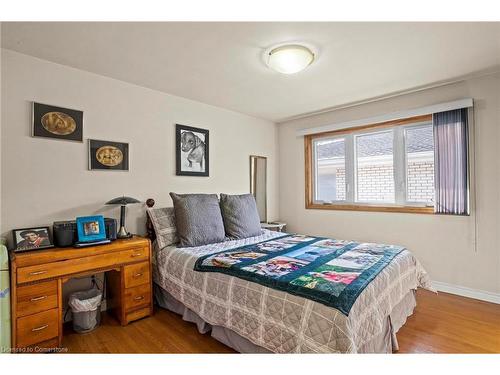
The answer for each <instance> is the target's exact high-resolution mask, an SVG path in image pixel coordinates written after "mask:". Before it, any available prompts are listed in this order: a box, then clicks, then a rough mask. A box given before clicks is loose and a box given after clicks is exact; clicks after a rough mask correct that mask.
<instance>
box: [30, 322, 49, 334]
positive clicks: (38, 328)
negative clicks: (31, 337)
mask: <svg viewBox="0 0 500 375" xmlns="http://www.w3.org/2000/svg"><path fill="white" fill-rule="evenodd" d="M48 326H49V325H48V324H45V325H44V326H41V327H37V328H33V329H32V330H31V332H36V331H41V330H42V329H45V328H47V327H48Z"/></svg>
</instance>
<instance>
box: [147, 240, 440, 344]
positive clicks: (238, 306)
mask: <svg viewBox="0 0 500 375" xmlns="http://www.w3.org/2000/svg"><path fill="white" fill-rule="evenodd" d="M284 236H286V237H284ZM293 237H294V236H293V235H287V234H284V233H277V232H271V231H268V230H264V231H263V233H262V234H261V235H260V236H256V237H252V238H245V239H241V240H232V241H224V242H220V243H215V244H210V245H205V246H198V247H190V248H177V247H176V246H174V245H172V246H165V247H161V248H159V247H158V243H157V242H156V241H155V243H154V252H153V279H154V282H155V283H156V284H157V285H158V286H159V287H161V288H162V289H164V290H165V291H167V292H168V293H170V295H171V296H173V297H174V298H175V299H176V300H178V301H179V302H181V303H182V304H183V305H184V306H186V307H187V308H188V309H190V310H191V311H193V312H194V313H196V314H197V315H198V316H199V317H200V318H202V319H203V320H204V321H205V322H207V323H209V324H211V325H214V326H215V325H217V326H221V327H225V328H228V329H230V330H232V331H234V332H236V333H238V334H239V335H240V336H243V337H245V338H246V339H248V340H250V341H251V342H253V343H254V344H256V345H259V346H261V347H263V348H266V349H268V350H270V351H272V352H275V353H334V352H338V353H358V352H366V351H370V349H367V348H369V346H370V345H371V344H370V343H372V342H373V340H374V338H378V337H381V335H382V336H383V335H384V332H385V330H386V327H387V322H388V319H389V320H390V324H391V327H392V328H391V331H392V332H393V333H394V332H397V330H398V329H399V327H401V326H402V325H403V323H404V321H405V320H406V317H407V316H408V315H410V314H411V312H412V311H413V307H414V305H413V304H412V303H411V302H410V303H409V304H406V305H405V308H404V309H401V304H402V303H403V304H404V301H405V300H407V299H408V298H407V297H408V296H409V295H410V294H413V290H414V289H416V288H417V287H425V288H430V287H431V286H430V281H429V278H428V276H427V274H426V272H425V271H424V270H423V268H422V267H421V266H420V264H419V262H418V261H417V259H416V258H415V257H414V256H413V255H412V253H411V252H409V251H408V250H406V249H404V250H402V251H401V252H399V253H398V254H397V255H395V256H394V258H393V259H392V261H390V262H389V263H388V264H387V265H386V266H385V267H384V268H383V269H382V270H381V271H380V272H379V273H378V274H377V275H376V276H375V277H374V278H373V280H372V281H371V282H369V283H368V285H367V286H365V287H364V290H363V291H362V292H361V294H360V295H359V296H358V297H357V298H356V301H355V302H354V304H353V305H352V306H351V308H350V310H349V315H345V314H344V313H343V312H342V311H340V310H339V309H337V308H334V307H330V306H327V305H325V304H324V303H321V302H317V301H315V300H312V299H309V298H304V297H302V296H299V295H297V294H292V293H290V292H286V291H283V290H279V289H275V288H272V287H268V286H266V285H264V284H261V283H258V282H256V281H255V282H254V281H249V280H246V279H243V278H240V277H235V276H232V275H230V274H227V273H222V272H198V271H195V270H194V267H195V264H196V263H197V262H198V261H199V260H200V259H204V260H208V259H209V258H210V256H212V255H218V254H223V253H233V250H235V251H236V252H240V251H242V250H241V249H242V248H246V247H247V246H250V247H251V246H254V245H258V244H260V245H259V246H260V247H257V249H255V250H254V251H253V252H257V253H265V251H266V250H265V248H266V247H269V246H273V241H274V240H279V239H280V238H282V239H285V238H288V239H289V240H288V243H286V244H283V243H281V242H280V243H281V245H279V246H284V245H286V246H288V245H289V244H291V243H292V244H293V242H294V241H298V242H300V244H302V245H304V246H303V247H302V249H304V254H303V256H296V258H297V261H295V260H294V261H292V263H294V264H291V265H290V266H285V267H284V268H283V267H281V265H280V262H277V263H276V264H277V265H275V266H270V267H267V269H269V272H270V273H271V274H279V273H280V272H281V271H280V269H281V270H282V269H287V267H288V269H290V268H291V269H293V268H297V267H298V268H303V267H301V265H302V264H301V262H302V261H304V260H305V261H309V262H310V261H311V260H313V258H314V257H315V256H316V254H314V252H315V251H316V250H317V249H316V250H312V251H310V253H308V254H306V252H309V250H305V248H306V247H307V246H309V245H310V242H311V243H313V244H314V243H316V244H320V242H321V241H325V242H323V244H328V242H327V241H326V239H316V238H313V237H300V236H299V237H295V240H292V238H293ZM306 238H308V240H306V241H300V240H305V239H306ZM309 239H310V240H309ZM316 240H317V241H316ZM337 241H338V240H337ZM338 246H339V248H342V247H343V248H344V250H345V251H343V252H342V251H340V252H338V253H337V254H338V255H339V257H337V259H339V260H341V259H342V260H343V263H342V264H340V265H338V266H339V267H340V266H344V267H345V266H347V265H349V266H353V264H352V263H353V262H352V259H348V258H340V255H341V254H340V253H341V252H342V254H346V256H347V254H348V251H349V250H354V247H356V245H354V244H353V243H352V242H350V241H344V242H342V241H338ZM345 246H348V247H345ZM351 246H353V247H352V248H351ZM357 246H358V247H359V248H358V249H363V248H366V247H371V248H374V245H373V244H371V245H369V244H358V245H357ZM316 247H318V248H319V246H316ZM334 248H335V247H334ZM262 249H264V250H262ZM272 249H273V250H275V251H274V253H273V252H272V251H270V252H269V254H267V255H266V256H267V257H270V258H272V254H275V255H277V254H278V253H279V252H280V251H282V250H284V251H292V250H293V249H292V248H291V247H289V248H287V249H281V250H280V249H277V248H276V247H273V248H272ZM300 249H301V248H300V247H297V248H295V250H294V251H296V250H300ZM320 249H321V248H320ZM375 249H376V246H375ZM337 250H338V249H337ZM395 251H397V250H396V249H395ZM243 252H245V251H243ZM247 253H248V251H247ZM289 255H290V254H289ZM292 255H293V254H292ZM242 257H243V259H245V257H247V258H246V259H245V261H249V262H250V261H251V262H252V263H247V264H245V265H246V266H247V265H248V266H251V265H253V268H252V269H254V268H255V269H256V271H255V272H251V274H254V275H259V273H257V272H261V273H264V270H265V269H266V267H261V265H259V266H257V264H258V263H259V262H262V261H263V260H264V259H267V258H265V257H261V258H255V259H253V258H252V257H253V255H252V254H249V255H248V254H247V255H243V256H242ZM299 257H300V258H301V259H299ZM363 257H364V255H363V256H361V255H359V256H357V257H354V258H358V261H357V262H354V263H356V265H355V266H356V267H357V266H358V265H359V264H363V263H364V261H363V260H361V259H359V258H363ZM216 258H217V257H216ZM233 258H234V259H233ZM238 258H239V256H238V254H233V255H232V257H231V256H229V257H221V256H219V259H220V261H221V264H222V265H226V266H227V265H228V264H232V263H234V262H237V261H238V260H240V259H238ZM240 258H241V257H240ZM270 258H269V259H270ZM227 259H229V260H227ZM259 259H260V260H259ZM294 259H295V258H294ZM316 259H319V258H316ZM333 259H334V258H332V259H331V260H333ZM372 261H373V259H372ZM216 262H217V261H216ZM347 262H349V263H347ZM295 263H296V264H295ZM326 263H328V262H326ZM241 264H242V265H243V262H241ZM309 264H312V262H310V263H309ZM328 267H329V266H328ZM225 268H228V267H225ZM229 268H230V267H229ZM318 268H319V267H318ZM351 269H356V268H352V267H351ZM257 270H259V271H257ZM316 272H318V270H316ZM320 272H321V270H320V271H319V272H318V273H320ZM354 273H357V272H354ZM312 276H314V275H312ZM325 276H326V277H330V276H332V277H333V276H334V275H327V274H325ZM301 277H302V279H301ZM307 277H309V276H307V274H306V273H304V274H301V275H300V276H299V277H298V279H300V280H297V281H296V282H297V283H302V284H305V285H311V284H312V285H314V281H315V280H313V281H312V282H310V281H309V280H308V279H307ZM360 277H362V273H361V276H358V279H359V278H360ZM316 278H317V277H316ZM335 278H336V279H338V280H344V281H348V280H349V276H348V275H346V274H344V275H342V277H340V276H337V275H335ZM271 279H272V280H276V278H271ZM294 279H295V278H294ZM317 281H318V282H317V283H316V285H320V284H322V283H324V282H323V280H322V278H319V280H317ZM325 282H326V279H325ZM354 282H355V281H354V280H353V281H352V283H354ZM345 284H346V285H347V286H346V287H345V288H344V291H345V290H347V289H348V288H349V286H348V285H350V284H347V283H345ZM290 285H295V284H290ZM324 285H328V284H324ZM301 286H303V287H304V285H301ZM311 290H312V289H311ZM337 291H339V289H337ZM341 295H342V292H340V293H339V296H341ZM410 301H411V299H410ZM413 301H414V300H413ZM387 339H388V340H390V338H387ZM389 346H390V343H389ZM377 350H380V349H377ZM371 351H373V350H371Z"/></svg>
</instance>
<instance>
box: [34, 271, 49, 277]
mask: <svg viewBox="0 0 500 375" xmlns="http://www.w3.org/2000/svg"><path fill="white" fill-rule="evenodd" d="M42 273H47V271H34V272H30V276H35V275H41V274H42Z"/></svg>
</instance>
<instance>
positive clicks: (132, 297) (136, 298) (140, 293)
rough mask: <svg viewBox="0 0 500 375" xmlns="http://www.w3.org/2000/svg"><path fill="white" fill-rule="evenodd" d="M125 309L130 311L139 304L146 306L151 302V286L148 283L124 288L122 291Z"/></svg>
mask: <svg viewBox="0 0 500 375" xmlns="http://www.w3.org/2000/svg"><path fill="white" fill-rule="evenodd" d="M123 296H124V298H123V299H124V301H123V303H124V308H125V311H127V312H128V311H131V310H133V309H135V308H138V307H141V306H147V305H149V304H150V303H151V287H150V285H149V284H144V285H140V286H136V287H134V288H129V289H125V291H124V293H123Z"/></svg>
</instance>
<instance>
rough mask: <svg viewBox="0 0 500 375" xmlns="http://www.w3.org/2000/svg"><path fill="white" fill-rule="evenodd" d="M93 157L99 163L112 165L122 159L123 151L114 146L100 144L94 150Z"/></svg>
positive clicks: (115, 164)
mask: <svg viewBox="0 0 500 375" xmlns="http://www.w3.org/2000/svg"><path fill="white" fill-rule="evenodd" d="M95 157H96V159H97V161H98V162H99V163H101V164H102V165H105V166H107V167H114V166H117V165H118V164H120V163H121V162H122V161H123V153H122V152H121V150H120V149H118V148H116V147H114V146H102V147H99V148H98V149H97V151H96V152H95Z"/></svg>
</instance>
